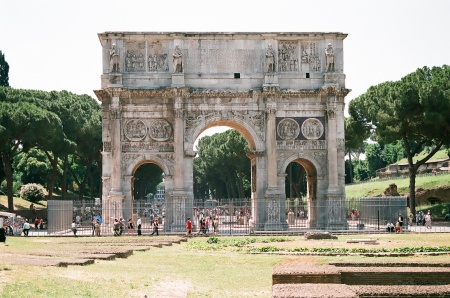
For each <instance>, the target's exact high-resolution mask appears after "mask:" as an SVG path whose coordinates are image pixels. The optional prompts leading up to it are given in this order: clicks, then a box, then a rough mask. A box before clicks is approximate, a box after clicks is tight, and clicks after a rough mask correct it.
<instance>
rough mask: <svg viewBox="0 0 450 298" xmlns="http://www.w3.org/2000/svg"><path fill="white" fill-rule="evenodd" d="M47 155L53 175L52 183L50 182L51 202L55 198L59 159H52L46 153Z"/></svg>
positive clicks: (55, 157) (51, 176)
mask: <svg viewBox="0 0 450 298" xmlns="http://www.w3.org/2000/svg"><path fill="white" fill-rule="evenodd" d="M45 155H47V158H48V160H49V161H50V164H51V165H52V174H51V175H50V181H49V182H48V187H47V188H48V197H47V199H48V200H51V199H52V197H53V187H54V185H55V179H56V175H58V172H57V170H58V157H57V156H54V157H53V158H51V155H50V154H49V153H48V152H47V151H45Z"/></svg>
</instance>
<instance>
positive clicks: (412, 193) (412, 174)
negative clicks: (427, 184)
mask: <svg viewBox="0 0 450 298" xmlns="http://www.w3.org/2000/svg"><path fill="white" fill-rule="evenodd" d="M416 172H417V170H416V168H415V167H411V166H410V167H409V209H410V212H411V213H412V214H413V215H415V214H416ZM405 216H408V214H405Z"/></svg>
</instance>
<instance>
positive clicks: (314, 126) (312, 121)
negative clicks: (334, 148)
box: [302, 118, 323, 140]
mask: <svg viewBox="0 0 450 298" xmlns="http://www.w3.org/2000/svg"><path fill="white" fill-rule="evenodd" d="M302 134H303V136H304V137H305V138H307V139H308V140H317V139H319V138H320V137H321V136H322V135H323V125H322V122H320V121H319V120H318V119H316V118H309V119H307V120H306V121H305V122H303V124H302Z"/></svg>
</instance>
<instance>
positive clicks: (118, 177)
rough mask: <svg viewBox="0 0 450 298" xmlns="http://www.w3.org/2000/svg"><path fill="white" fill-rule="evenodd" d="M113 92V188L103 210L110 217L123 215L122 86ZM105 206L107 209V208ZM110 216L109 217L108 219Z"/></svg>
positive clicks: (111, 130) (111, 124) (111, 164)
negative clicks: (120, 98) (120, 97)
mask: <svg viewBox="0 0 450 298" xmlns="http://www.w3.org/2000/svg"><path fill="white" fill-rule="evenodd" d="M108 91H109V92H110V94H111V97H112V98H111V105H110V122H109V124H110V137H111V154H110V160H109V161H110V170H111V178H110V185H111V188H110V189H109V192H108V201H109V202H104V204H103V210H104V211H106V212H104V214H110V216H108V217H120V216H122V200H123V191H122V171H121V162H122V148H121V142H120V135H121V134H120V132H121V117H122V115H121V113H122V111H121V107H120V100H119V96H120V92H121V91H122V89H121V88H110V89H109V90H108ZM105 208H106V209H107V210H105ZM108 220H109V218H108V219H107V221H108Z"/></svg>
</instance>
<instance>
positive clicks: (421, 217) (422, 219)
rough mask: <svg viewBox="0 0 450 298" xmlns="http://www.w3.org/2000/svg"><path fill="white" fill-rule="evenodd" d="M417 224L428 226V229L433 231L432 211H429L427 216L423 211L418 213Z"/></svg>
mask: <svg viewBox="0 0 450 298" xmlns="http://www.w3.org/2000/svg"><path fill="white" fill-rule="evenodd" d="M416 224H417V225H418V226H426V227H427V229H431V211H430V210H428V212H427V214H425V213H424V212H423V211H419V212H417V213H416Z"/></svg>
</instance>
